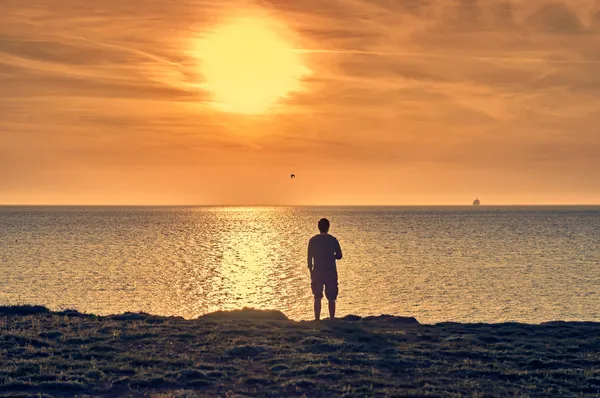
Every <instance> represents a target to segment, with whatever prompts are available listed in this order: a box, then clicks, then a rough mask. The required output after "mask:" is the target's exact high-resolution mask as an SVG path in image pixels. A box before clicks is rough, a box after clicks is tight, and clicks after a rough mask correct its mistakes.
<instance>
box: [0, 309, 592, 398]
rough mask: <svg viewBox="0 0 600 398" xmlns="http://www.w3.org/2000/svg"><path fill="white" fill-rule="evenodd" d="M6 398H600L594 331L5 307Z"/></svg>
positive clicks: (0, 320)
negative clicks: (407, 397) (84, 397)
mask: <svg viewBox="0 0 600 398" xmlns="http://www.w3.org/2000/svg"><path fill="white" fill-rule="evenodd" d="M0 350H1V351H0V353H2V355H1V356H0V377H1V378H2V383H0V394H5V395H8V396H11V395H13V396H23V395H24V394H25V395H27V394H39V393H41V394H42V396H48V397H49V396H78V395H93V396H107V397H108V396H120V395H132V396H151V395H153V394H160V395H159V396H162V397H195V396H217V395H218V396H282V395H286V396H287V395H292V396H302V395H306V396H311V397H314V396H324V397H325V396H338V395H346V396H365V395H386V396H387V395H400V396H402V395H412V396H421V395H426V394H427V395H433V396H465V395H467V396H474V395H488V396H506V395H518V396H556V395H561V396H565V395H566V396H573V395H577V396H598V395H599V394H600V323H596V322H562V321H553V322H546V323H542V324H539V325H533V324H521V323H499V324H484V323H477V324H463V323H455V322H445V323H438V324H434V325H428V324H420V323H418V322H417V320H416V319H415V318H405V317H394V316H386V315H382V316H375V317H365V318H362V317H358V316H352V315H350V316H346V317H344V318H341V319H336V320H322V321H319V322H315V321H293V320H289V319H287V317H286V316H285V315H284V314H283V313H281V312H279V311H258V310H251V309H244V310H236V311H230V312H216V313H211V314H207V315H204V316H201V317H199V318H197V319H193V320H185V319H183V318H178V317H161V316H153V315H149V314H140V313H125V314H121V315H109V316H96V315H91V314H81V313H79V312H76V311H61V312H50V311H49V310H48V309H46V308H45V307H33V306H16V307H15V306H13V307H0Z"/></svg>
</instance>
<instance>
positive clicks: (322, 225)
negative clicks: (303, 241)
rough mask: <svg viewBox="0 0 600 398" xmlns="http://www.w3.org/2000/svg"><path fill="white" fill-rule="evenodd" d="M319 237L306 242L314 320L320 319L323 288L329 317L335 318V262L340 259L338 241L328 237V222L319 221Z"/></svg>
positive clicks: (336, 288) (336, 284) (336, 279)
mask: <svg viewBox="0 0 600 398" xmlns="http://www.w3.org/2000/svg"><path fill="white" fill-rule="evenodd" d="M319 231H320V232H321V233H320V234H319V235H315V236H313V237H312V238H311V239H310V241H308V269H309V270H310V280H311V284H310V285H311V288H312V292H313V295H314V296H315V319H316V320H317V321H318V320H319V319H320V318H321V300H322V299H323V288H325V297H327V300H328V301H329V317H330V318H331V319H333V318H335V300H336V299H337V296H338V276H337V267H336V264H335V260H341V259H342V249H341V248H340V243H339V242H338V240H337V239H336V238H335V237H333V236H331V235H329V233H328V232H329V220H327V219H326V218H322V219H321V220H319Z"/></svg>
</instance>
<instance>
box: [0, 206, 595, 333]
mask: <svg viewBox="0 0 600 398" xmlns="http://www.w3.org/2000/svg"><path fill="white" fill-rule="evenodd" d="M321 217H327V218H328V219H329V220H330V221H331V231H330V233H331V234H332V235H334V236H336V237H337V238H338V240H339V241H340V244H341V247H342V251H343V255H344V258H343V259H342V260H341V261H339V262H338V273H339V288H340V293H339V298H338V304H337V305H338V315H339V316H345V315H348V314H355V315H359V316H369V315H380V314H390V315H398V316H411V317H416V318H417V320H418V321H419V322H421V323H428V324H433V323H438V322H468V323H477V322H486V323H498V322H509V321H510V322H513V321H514V322H525V323H541V322H545V321H552V320H564V321H596V322H597V321H600V206H599V207H594V206H587V207H586V206H571V207H556V206H535V207H534V206H532V207H523V206H505V207H499V206H498V207H497V206H479V207H472V206H468V207H467V206H465V207H460V206H457V207H419V206H413V207H64V206H63V207H36V206H28V207H17V206H4V207H0V305H15V304H36V305H44V306H47V307H48V308H50V309H52V310H65V309H74V310H78V311H80V312H84V313H93V314H98V315H107V314H117V313H124V312H146V313H150V314H156V315H164V316H181V317H184V318H186V319H192V318H196V317H198V316H201V315H203V314H206V313H209V312H213V311H217V310H232V309H239V308H243V307H252V308H257V309H275V310H280V311H282V312H283V313H285V314H286V315H287V316H288V317H289V318H292V319H297V320H307V319H311V318H312V316H313V315H312V295H311V289H310V276H309V272H308V269H307V255H306V249H307V242H308V240H309V239H310V237H312V236H313V235H315V234H316V233H318V230H317V222H318V220H319V219H320V218H321ZM323 308H327V307H326V305H324V306H323Z"/></svg>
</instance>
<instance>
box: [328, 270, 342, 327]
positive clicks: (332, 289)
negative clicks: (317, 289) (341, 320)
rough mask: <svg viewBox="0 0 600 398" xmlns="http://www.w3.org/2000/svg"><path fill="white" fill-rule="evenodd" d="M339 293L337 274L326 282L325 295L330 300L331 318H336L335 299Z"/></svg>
mask: <svg viewBox="0 0 600 398" xmlns="http://www.w3.org/2000/svg"><path fill="white" fill-rule="evenodd" d="M338 293H339V289H338V281H337V276H336V277H335V278H331V279H330V280H328V281H327V283H325V297H327V301H329V318H330V319H334V318H335V301H336V300H337V297H338Z"/></svg>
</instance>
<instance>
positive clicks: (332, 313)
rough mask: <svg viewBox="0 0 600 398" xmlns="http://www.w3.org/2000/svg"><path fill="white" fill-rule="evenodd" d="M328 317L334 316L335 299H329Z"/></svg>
mask: <svg viewBox="0 0 600 398" xmlns="http://www.w3.org/2000/svg"><path fill="white" fill-rule="evenodd" d="M329 318H331V319H333V318H335V300H329Z"/></svg>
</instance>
